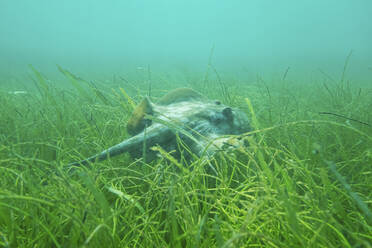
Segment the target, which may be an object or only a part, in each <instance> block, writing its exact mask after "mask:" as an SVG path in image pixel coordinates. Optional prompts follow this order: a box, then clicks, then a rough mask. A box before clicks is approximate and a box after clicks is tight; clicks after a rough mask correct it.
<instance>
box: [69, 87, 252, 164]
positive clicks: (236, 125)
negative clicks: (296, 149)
mask: <svg viewBox="0 0 372 248" xmlns="http://www.w3.org/2000/svg"><path fill="white" fill-rule="evenodd" d="M249 131H251V126H250V123H249V119H248V117H247V115H246V114H245V113H244V112H243V111H242V110H240V109H237V108H232V107H229V106H226V105H224V104H222V103H221V102H220V101H218V100H209V99H207V98H205V97H204V96H203V95H202V94H200V93H198V92H196V91H194V90H192V89H189V88H179V89H176V90H173V91H171V92H169V93H168V94H166V95H165V96H164V97H162V98H161V99H160V100H159V101H157V102H156V103H154V102H152V101H151V100H150V99H149V98H148V97H145V98H144V99H143V100H142V102H141V103H140V104H139V105H138V106H137V107H136V108H135V109H134V110H133V113H132V115H131V117H130V118H129V120H128V123H127V132H128V134H129V135H130V136H131V137H129V138H128V139H125V140H124V141H122V142H121V143H119V144H116V145H114V146H112V147H110V148H108V149H106V150H104V151H102V152H101V153H98V154H95V155H93V156H91V157H88V158H86V159H84V160H81V161H78V162H73V163H70V164H69V165H70V166H74V165H87V164H89V163H93V162H97V161H102V160H105V159H107V158H109V157H114V156H116V155H119V154H122V153H126V152H128V153H129V154H130V156H131V157H132V158H134V159H137V158H141V157H145V158H146V159H145V160H146V162H149V161H152V160H154V159H156V157H157V155H159V149H155V148H154V147H158V148H159V147H160V148H161V149H162V151H165V152H174V156H175V157H178V158H179V157H180V156H181V154H182V155H183V156H185V157H186V158H191V157H192V156H195V155H196V156H199V157H201V156H208V157H210V156H213V155H214V154H215V153H216V151H219V150H221V149H223V148H224V147H225V145H226V144H227V142H228V139H229V138H228V137H229V135H239V134H243V133H246V132H249Z"/></svg>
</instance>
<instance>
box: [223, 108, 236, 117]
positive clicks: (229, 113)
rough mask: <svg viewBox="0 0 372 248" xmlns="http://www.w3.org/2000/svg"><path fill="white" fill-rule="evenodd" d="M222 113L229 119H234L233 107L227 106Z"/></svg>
mask: <svg viewBox="0 0 372 248" xmlns="http://www.w3.org/2000/svg"><path fill="white" fill-rule="evenodd" d="M222 114H223V115H224V116H225V117H226V118H227V119H228V120H232V119H233V112H232V109H231V108H229V107H227V108H224V109H223V110H222Z"/></svg>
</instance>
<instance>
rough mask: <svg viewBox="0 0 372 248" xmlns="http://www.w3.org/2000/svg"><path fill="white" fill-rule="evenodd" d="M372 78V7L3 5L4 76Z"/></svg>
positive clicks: (312, 0)
mask: <svg viewBox="0 0 372 248" xmlns="http://www.w3.org/2000/svg"><path fill="white" fill-rule="evenodd" d="M213 47H214V52H213V58H212V62H213V64H214V65H215V67H216V68H217V69H218V70H219V71H221V72H222V73H223V72H229V73H235V72H236V73H238V72H245V73H249V74H252V75H255V74H257V73H259V74H267V73H276V72H278V73H283V72H284V71H285V70H286V68H287V67H290V68H291V73H294V74H295V73H300V74H301V73H304V72H306V73H308V72H316V71H318V68H321V69H322V70H324V71H327V72H328V73H331V74H335V75H339V74H340V73H341V71H342V67H343V64H344V61H345V58H346V57H347V55H348V54H349V52H350V51H353V55H352V57H351V60H350V64H351V66H350V68H349V74H350V75H352V76H353V77H354V78H355V77H356V78H359V77H361V78H368V77H370V76H371V74H372V1H370V0H355V1H350V0H303V1H295V0H283V1H280V0H249V1H248V0H226V1H223V0H214V1H212V0H187V1H177V0H157V1H144V0H121V1H118V0H113V1H97V0H81V1H76V0H74V1H72V0H64V1H52V0H35V1H26V0H24V1H22V0H18V1H13V0H0V73H1V75H2V76H7V75H16V74H17V73H24V72H26V71H27V70H28V67H27V65H28V64H32V65H34V66H35V67H36V68H38V69H39V70H40V71H42V72H44V73H49V74H52V73H58V71H57V69H56V66H55V65H56V64H60V65H61V66H63V67H65V68H67V69H69V70H71V71H73V72H74V73H79V74H80V75H83V76H91V77H94V76H95V75H110V74H118V73H125V72H126V71H130V70H135V69H136V68H138V67H148V66H150V67H151V69H152V70H159V71H177V70H182V71H184V70H186V69H187V70H188V71H189V72H190V71H191V72H192V71H194V70H195V71H203V70H205V69H206V66H207V63H208V58H209V55H210V53H211V49H212V48H213Z"/></svg>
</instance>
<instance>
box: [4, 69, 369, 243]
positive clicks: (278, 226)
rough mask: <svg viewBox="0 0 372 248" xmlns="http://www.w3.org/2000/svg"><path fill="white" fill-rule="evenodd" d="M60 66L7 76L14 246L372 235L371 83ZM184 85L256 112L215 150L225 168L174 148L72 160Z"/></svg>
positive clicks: (8, 229)
mask: <svg viewBox="0 0 372 248" xmlns="http://www.w3.org/2000/svg"><path fill="white" fill-rule="evenodd" d="M58 69H59V71H60V73H61V74H60V75H61V76H62V77H61V78H58V79H54V78H53V77H48V76H46V75H44V74H43V72H42V71H39V70H38V69H37V68H34V67H33V66H30V70H29V76H28V77H18V78H17V77H14V78H2V79H1V82H0V105H1V108H0V246H1V247H102V245H103V244H104V246H105V247H371V246H372V227H371V224H372V215H371V210H370V209H371V207H372V126H371V124H372V115H371V109H372V88H371V81H370V80H369V82H368V80H366V83H361V82H358V81H354V80H352V79H348V78H347V76H346V75H345V74H346V73H345V70H344V73H342V75H341V76H338V77H337V78H336V77H332V76H330V75H328V74H326V73H323V74H321V75H320V76H319V77H318V78H311V79H308V80H311V83H306V82H304V81H296V80H292V79H288V78H287V77H286V74H285V75H284V76H283V75H282V76H280V77H279V76H278V77H277V78H275V77H274V78H271V79H267V78H266V77H265V75H262V76H257V78H256V80H254V81H249V80H246V79H245V78H242V77H240V78H239V77H230V76H225V75H223V74H222V73H221V75H220V74H219V73H218V71H217V70H216V69H215V68H214V67H213V66H211V65H210V66H209V68H208V70H207V71H206V73H202V74H198V73H194V74H192V73H190V72H189V73H188V74H185V75H180V74H177V73H174V74H172V73H161V72H152V73H151V77H149V73H148V72H145V76H141V77H140V76H138V75H137V74H133V75H129V74H128V75H124V74H122V75H116V76H114V77H112V78H109V79H105V81H104V82H103V81H102V80H99V79H98V80H85V79H83V78H81V77H79V75H77V74H75V73H74V72H73V71H69V70H66V69H65V68H63V67H60V66H58ZM136 75H137V76H136ZM10 82H11V83H10ZM175 82H179V83H178V84H177V83H175ZM227 82H228V84H227ZM177 87H190V88H192V89H194V90H197V91H199V92H201V93H202V94H204V95H205V96H207V97H208V98H210V99H218V100H220V101H221V102H223V103H224V104H226V105H228V106H232V107H238V108H240V109H242V110H244V111H245V112H246V113H247V115H248V116H249V118H250V120H251V125H252V127H253V131H252V132H250V133H249V134H247V137H248V140H249V146H247V147H240V148H238V149H236V150H235V151H230V152H224V151H221V152H220V153H218V154H216V156H215V157H214V158H213V159H211V163H212V164H213V166H214V168H215V170H216V172H217V173H213V172H211V171H210V170H209V167H207V166H205V165H204V164H203V163H202V162H201V161H202V158H194V159H192V160H191V161H186V160H182V159H181V160H176V159H174V158H173V157H172V153H166V152H161V153H160V155H159V157H158V158H157V159H156V160H155V161H152V162H149V163H145V162H144V161H143V160H142V159H139V160H133V159H131V158H130V157H129V156H128V155H127V154H123V155H121V156H117V157H114V158H109V159H108V160H106V161H102V162H97V163H93V164H90V166H82V167H76V168H74V169H73V170H71V168H68V167H67V166H66V165H67V164H68V163H70V162H72V161H77V160H80V159H83V158H85V157H87V156H90V155H92V154H94V153H96V152H100V151H102V150H104V149H105V148H107V147H110V146H112V145H114V144H117V143H119V142H121V141H122V140H124V139H125V138H127V137H128V134H127V133H126V122H127V120H128V118H129V116H130V113H131V111H132V109H133V107H134V105H135V104H136V103H138V102H139V101H140V100H141V99H142V98H143V96H145V95H149V94H151V97H153V98H154V99H156V98H157V97H159V96H161V95H163V94H164V93H166V92H167V91H169V90H170V89H173V88H177Z"/></svg>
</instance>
